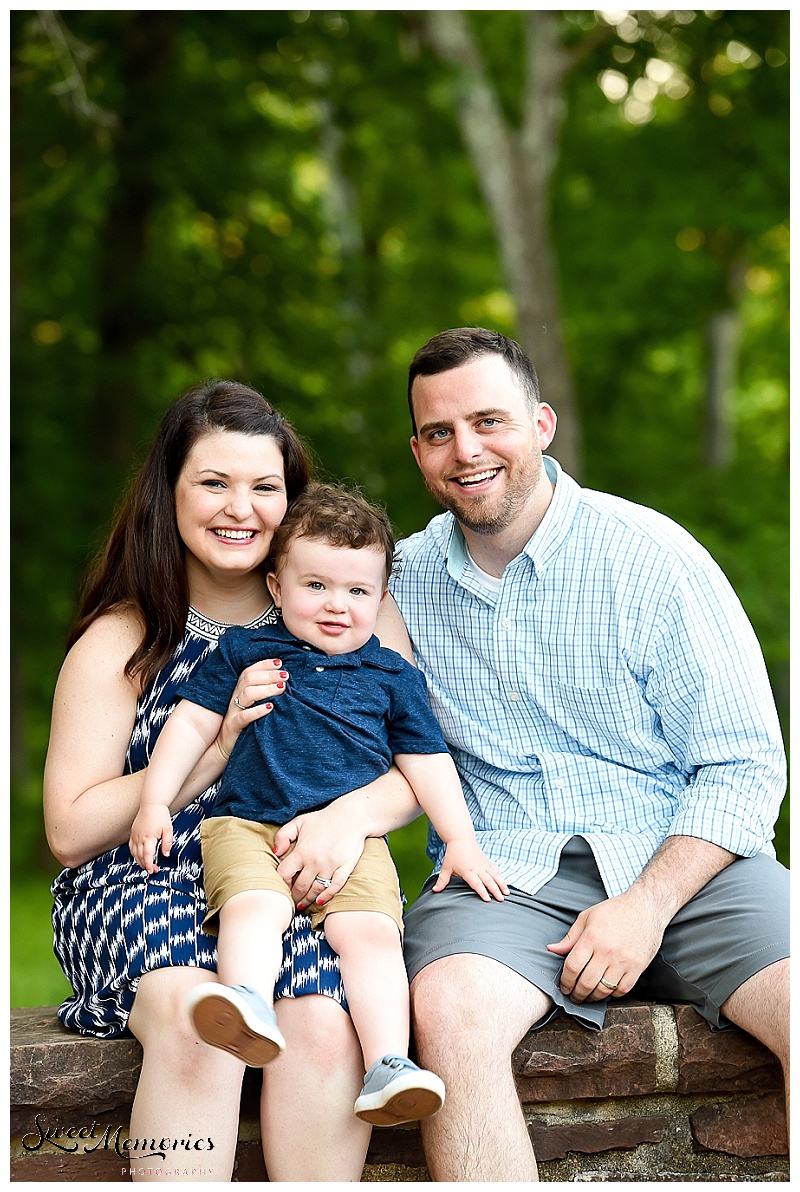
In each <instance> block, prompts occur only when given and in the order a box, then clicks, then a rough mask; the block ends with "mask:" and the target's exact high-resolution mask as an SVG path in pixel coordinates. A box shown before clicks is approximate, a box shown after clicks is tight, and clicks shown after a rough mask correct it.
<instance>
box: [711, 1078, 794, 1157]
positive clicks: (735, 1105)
mask: <svg viewBox="0 0 800 1192" xmlns="http://www.w3.org/2000/svg"><path fill="white" fill-rule="evenodd" d="M690 1121H691V1126H692V1134H693V1136H694V1143H695V1150H696V1151H721V1152H722V1153H723V1154H725V1155H736V1156H737V1157H738V1158H740V1159H752V1158H756V1157H760V1156H766V1155H788V1153H789V1143H788V1138H787V1135H786V1112H785V1108H784V1102H783V1098H782V1097H781V1096H779V1095H778V1094H767V1095H766V1096H763V1097H755V1098H753V1099H751V1100H747V1101H727V1102H724V1103H722V1104H720V1105H704V1106H702V1107H701V1108H700V1109H697V1110H695V1112H694V1113H693V1114H692V1115H691V1117H690Z"/></svg>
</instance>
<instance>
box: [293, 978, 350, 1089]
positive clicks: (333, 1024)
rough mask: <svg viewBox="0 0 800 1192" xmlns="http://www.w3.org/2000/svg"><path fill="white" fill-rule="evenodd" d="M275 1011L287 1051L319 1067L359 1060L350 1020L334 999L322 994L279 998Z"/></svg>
mask: <svg viewBox="0 0 800 1192" xmlns="http://www.w3.org/2000/svg"><path fill="white" fill-rule="evenodd" d="M275 1010H276V1013H277V1015H278V1022H279V1024H280V1027H281V1031H282V1032H283V1035H284V1037H285V1039H286V1051H287V1054H288V1053H289V1052H290V1051H291V1052H292V1053H293V1054H294V1055H297V1056H298V1057H299V1055H300V1054H303V1056H304V1057H305V1059H306V1062H308V1063H311V1064H313V1065H314V1066H315V1067H317V1068H318V1069H321V1070H326V1069H329V1068H331V1067H344V1066H345V1065H347V1064H349V1063H350V1062H351V1061H352V1060H353V1057H354V1056H355V1057H357V1061H358V1062H359V1063H360V1062H361V1049H360V1046H359V1043H358V1037H357V1035H356V1033H355V1030H354V1028H353V1023H352V1021H351V1019H350V1016H349V1014H348V1013H347V1011H346V1010H344V1009H343V1008H342V1007H341V1006H340V1005H339V1003H338V1002H337V1001H335V999H333V998H330V997H326V996H324V995H323V994H308V995H307V996H305V997H297V998H288V997H287V998H280V999H279V1000H278V1002H277V1003H276V1005H275Z"/></svg>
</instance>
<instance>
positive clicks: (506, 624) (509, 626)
mask: <svg viewBox="0 0 800 1192" xmlns="http://www.w3.org/2000/svg"><path fill="white" fill-rule="evenodd" d="M503 628H504V629H510V628H511V622H510V621H509V619H508V617H506V618H505V620H504V621H503Z"/></svg>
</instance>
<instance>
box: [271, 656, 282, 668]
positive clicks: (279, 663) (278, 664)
mask: <svg viewBox="0 0 800 1192" xmlns="http://www.w3.org/2000/svg"><path fill="white" fill-rule="evenodd" d="M272 665H273V666H280V665H281V660H280V658H273V659H272Z"/></svg>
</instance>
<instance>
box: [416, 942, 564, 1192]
mask: <svg viewBox="0 0 800 1192" xmlns="http://www.w3.org/2000/svg"><path fill="white" fill-rule="evenodd" d="M411 1000H412V1007H413V1022H414V1038H415V1040H416V1045H417V1051H418V1053H419V1062H420V1063H421V1064H424V1066H425V1067H426V1068H430V1069H432V1070H433V1071H434V1072H437V1073H438V1074H439V1076H441V1078H442V1080H443V1081H444V1084H445V1088H446V1089H447V1100H446V1101H445V1103H444V1107H443V1109H442V1110H441V1112H440V1113H438V1114H436V1115H435V1116H434V1117H430V1118H427V1119H426V1120H425V1121H424V1122H422V1123H421V1130H422V1140H423V1144H424V1147H425V1157H426V1160H427V1163H428V1170H429V1171H430V1173H431V1176H432V1178H433V1179H434V1180H436V1181H449V1182H456V1181H458V1182H474V1183H495V1182H504V1181H505V1182H509V1181H515V1182H516V1181H522V1180H537V1179H538V1173H537V1168H536V1160H535V1158H534V1155H533V1148H532V1146H531V1142H530V1138H529V1136H528V1129H527V1126H526V1124H525V1119H524V1117H523V1114H522V1109H521V1107H520V1103H519V1097H518V1095H517V1090H516V1086H515V1084H514V1077H513V1075H512V1071H511V1052H512V1051H513V1049H514V1048H515V1047H516V1045H517V1043H519V1041H520V1039H522V1038H523V1036H524V1035H525V1034H526V1032H527V1031H528V1029H529V1028H530V1027H531V1026H532V1025H533V1023H534V1022H537V1021H538V1020H539V1019H540V1018H542V1017H543V1015H544V1014H545V1013H546V1012H547V1010H548V1009H549V1007H550V1005H551V1001H550V999H549V998H548V997H547V996H546V995H545V994H544V993H542V992H541V991H540V990H539V989H537V988H536V986H535V985H531V984H530V982H528V981H526V980H525V979H524V978H523V977H521V976H519V974H518V973H515V972H513V971H512V970H511V969H508V968H506V967H505V965H502V964H500V963H499V962H498V961H496V960H490V959H489V958H488V957H485V956H473V955H456V956H448V957H445V958H443V959H442V960H437V961H435V962H434V963H433V964H430V965H428V966H427V967H426V968H424V969H422V971H421V972H419V973H418V974H417V976H416V977H415V978H414V981H413V982H412V985H411Z"/></svg>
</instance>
